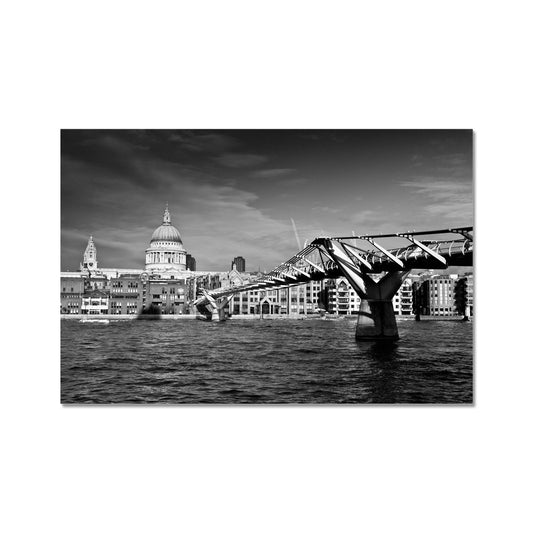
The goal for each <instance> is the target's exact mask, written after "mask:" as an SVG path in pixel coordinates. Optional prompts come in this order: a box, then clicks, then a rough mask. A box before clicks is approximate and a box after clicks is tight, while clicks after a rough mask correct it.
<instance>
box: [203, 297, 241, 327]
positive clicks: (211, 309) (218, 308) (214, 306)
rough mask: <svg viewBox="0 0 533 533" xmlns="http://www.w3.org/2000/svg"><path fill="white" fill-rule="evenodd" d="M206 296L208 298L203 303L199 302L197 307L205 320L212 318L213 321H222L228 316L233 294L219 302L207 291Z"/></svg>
mask: <svg viewBox="0 0 533 533" xmlns="http://www.w3.org/2000/svg"><path fill="white" fill-rule="evenodd" d="M204 297H205V299H206V300H207V301H206V302H203V303H201V304H198V305H197V306H196V308H197V309H198V312H199V313H200V314H201V315H202V316H203V319H204V320H211V321H213V322H222V321H224V320H226V318H227V317H228V309H227V307H228V304H229V302H230V300H231V298H233V295H232V296H230V297H229V298H222V300H221V301H220V302H217V301H216V300H215V298H213V297H212V296H211V295H210V294H209V293H207V292H205V293H204Z"/></svg>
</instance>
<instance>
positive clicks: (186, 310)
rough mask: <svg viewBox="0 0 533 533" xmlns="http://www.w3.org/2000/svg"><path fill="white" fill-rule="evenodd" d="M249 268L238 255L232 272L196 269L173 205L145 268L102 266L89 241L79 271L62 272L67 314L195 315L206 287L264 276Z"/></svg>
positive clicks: (150, 248)
mask: <svg viewBox="0 0 533 533" xmlns="http://www.w3.org/2000/svg"><path fill="white" fill-rule="evenodd" d="M244 266H245V263H244V259H243V258H242V257H236V258H235V259H234V261H233V262H232V263H231V269H230V270H229V271H224V272H199V271H196V261H195V259H194V257H192V256H191V255H190V254H188V253H187V251H186V250H185V247H184V246H183V240H182V238H181V235H180V232H179V231H178V229H177V228H176V227H175V226H173V225H172V218H171V214H170V211H169V209H168V205H167V207H166V208H165V211H164V213H163V220H162V223H161V225H160V226H158V227H157V228H156V229H155V230H154V232H153V233H152V237H151V239H150V243H149V245H148V248H147V249H146V251H145V267H144V268H143V269H132V268H112V267H102V266H100V265H99V263H98V254H97V247H96V242H95V239H94V238H93V236H92V235H91V236H90V237H89V241H88V243H87V247H86V249H85V252H84V254H83V259H82V261H81V263H80V268H79V270H78V271H75V272H62V273H61V313H62V314H68V315H70V314H74V315H79V314H97V315H100V314H109V315H136V314H139V313H141V312H142V311H144V310H146V309H150V308H156V309H157V310H159V312H161V313H162V314H164V315H165V314H168V315H187V314H194V313H195V309H194V306H193V305H192V302H193V301H194V300H195V299H196V297H197V296H198V295H199V294H200V292H201V289H207V290H212V289H216V288H219V287H223V286H226V285H229V284H231V285H235V284H239V285H240V284H243V283H246V282H248V281H250V280H252V279H253V278H254V277H255V275H257V274H259V273H256V274H255V275H254V274H253V273H246V272H244ZM252 298H253V297H252ZM245 299H247V298H246V297H245ZM258 301H259V298H258ZM233 307H234V306H233V305H232V308H233ZM245 308H246V309H248V306H247V305H246V306H244V307H242V306H241V307H240V308H237V311H241V310H244V309H245Z"/></svg>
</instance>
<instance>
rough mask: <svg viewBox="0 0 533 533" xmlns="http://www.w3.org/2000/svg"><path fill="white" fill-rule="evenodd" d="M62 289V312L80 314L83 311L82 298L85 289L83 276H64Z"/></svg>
mask: <svg viewBox="0 0 533 533" xmlns="http://www.w3.org/2000/svg"><path fill="white" fill-rule="evenodd" d="M60 291H61V292H60V297H61V313H63V314H67V315H79V314H80V313H81V299H82V296H83V293H84V291H85V285H84V280H83V278H81V277H73V276H69V277H66V276H65V277H62V278H61V284H60Z"/></svg>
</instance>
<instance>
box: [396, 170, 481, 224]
mask: <svg viewBox="0 0 533 533" xmlns="http://www.w3.org/2000/svg"><path fill="white" fill-rule="evenodd" d="M400 185H401V186H402V187H405V188H407V189H410V190H411V191H412V192H413V193H414V194H416V195H419V196H420V197H422V198H421V209H422V210H424V211H425V212H426V213H428V214H430V215H433V216H438V217H441V218H445V219H453V220H454V221H457V223H459V222H460V221H461V222H467V223H472V218H473V199H472V182H471V181H464V180H458V179H435V178H431V177H423V178H418V179H411V180H406V181H402V182H400Z"/></svg>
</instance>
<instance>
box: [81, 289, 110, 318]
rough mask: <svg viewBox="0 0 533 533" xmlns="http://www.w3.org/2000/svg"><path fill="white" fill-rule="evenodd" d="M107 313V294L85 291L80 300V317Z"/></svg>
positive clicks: (105, 292)
mask: <svg viewBox="0 0 533 533" xmlns="http://www.w3.org/2000/svg"><path fill="white" fill-rule="evenodd" d="M108 313H109V292H107V291H102V290H89V291H85V293H84V294H83V297H82V299H81V314H82V315H107V314H108Z"/></svg>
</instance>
